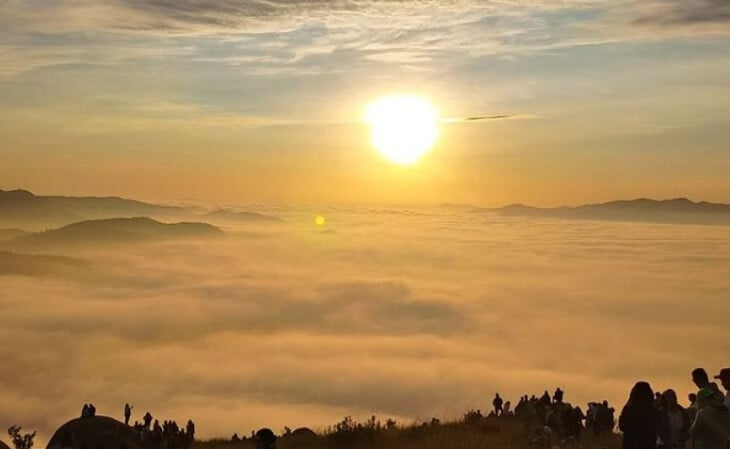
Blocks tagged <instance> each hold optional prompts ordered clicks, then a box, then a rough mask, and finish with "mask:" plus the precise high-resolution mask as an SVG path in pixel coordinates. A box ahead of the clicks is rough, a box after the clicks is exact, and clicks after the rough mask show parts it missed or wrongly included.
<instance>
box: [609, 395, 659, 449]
mask: <svg viewBox="0 0 730 449" xmlns="http://www.w3.org/2000/svg"><path fill="white" fill-rule="evenodd" d="M660 421H661V418H660V416H659V411H658V410H657V409H656V408H655V407H654V392H653V391H652V390H651V386H650V385H649V383H648V382H637V383H636V385H634V387H633V388H632V389H631V393H630V394H629V400H628V402H627V403H626V405H625V406H624V408H623V410H622V411H621V416H620V417H619V420H618V426H619V429H621V431H622V432H623V433H624V438H623V443H622V445H621V448H622V449H655V448H656V440H657V434H658V433H659V424H660Z"/></svg>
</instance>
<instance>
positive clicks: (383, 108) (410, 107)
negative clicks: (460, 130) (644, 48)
mask: <svg viewBox="0 0 730 449" xmlns="http://www.w3.org/2000/svg"><path fill="white" fill-rule="evenodd" d="M365 119H366V120H367V122H368V123H369V124H370V128H371V132H372V137H371V141H372V143H373V146H375V149H377V150H378V151H379V152H380V153H381V154H382V155H383V156H384V157H385V158H386V159H388V160H389V161H391V162H394V163H396V164H401V165H413V164H415V163H416V162H418V161H419V160H420V159H421V157H423V155H424V154H426V153H427V152H428V151H429V150H430V149H431V148H433V146H434V145H435V144H436V140H437V139H438V135H439V128H438V124H439V113H438V111H437V110H436V107H435V106H434V105H433V104H432V103H431V102H430V101H429V100H428V99H426V98H423V97H418V96H408V95H393V96H388V97H382V98H379V99H377V100H375V101H374V102H372V103H370V105H368V107H367V109H366V112H365Z"/></svg>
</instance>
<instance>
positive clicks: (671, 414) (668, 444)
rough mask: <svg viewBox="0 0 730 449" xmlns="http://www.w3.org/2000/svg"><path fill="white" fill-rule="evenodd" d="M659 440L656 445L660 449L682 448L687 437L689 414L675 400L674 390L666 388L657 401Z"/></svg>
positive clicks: (689, 423)
mask: <svg viewBox="0 0 730 449" xmlns="http://www.w3.org/2000/svg"><path fill="white" fill-rule="evenodd" d="M659 414H660V416H661V422H660V425H659V440H658V441H657V447H658V448H661V449H683V448H684V446H685V443H686V442H687V440H688V439H689V427H690V425H691V422H690V420H689V414H688V413H687V411H686V410H685V409H684V408H682V406H681V405H679V403H678V402H677V394H676V393H675V392H674V390H666V391H665V392H664V393H662V394H661V400H660V401H659Z"/></svg>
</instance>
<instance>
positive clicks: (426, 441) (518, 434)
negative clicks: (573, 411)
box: [194, 417, 621, 449]
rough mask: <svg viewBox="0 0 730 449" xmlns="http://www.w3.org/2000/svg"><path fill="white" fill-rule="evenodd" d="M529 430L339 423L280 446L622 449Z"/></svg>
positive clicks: (215, 446) (211, 444)
mask: <svg viewBox="0 0 730 449" xmlns="http://www.w3.org/2000/svg"><path fill="white" fill-rule="evenodd" d="M534 436H535V433H534V432H528V431H527V430H526V429H525V426H524V424H523V422H522V421H521V420H518V419H517V418H514V417H508V418H495V417H486V418H480V419H463V420H460V421H456V422H447V423H438V422H434V423H431V424H421V425H418V424H414V425H410V426H405V427H400V426H398V427H395V426H393V427H388V426H381V425H380V424H379V423H377V422H375V421H368V422H366V423H361V424H357V423H352V422H350V423H349V424H347V421H343V422H342V423H340V424H338V425H337V426H335V427H333V428H330V429H328V430H327V431H325V432H322V433H317V434H316V435H314V434H310V435H297V434H296V432H295V434H293V435H289V436H283V437H279V438H278V439H277V442H276V447H277V449H545V448H550V447H561V448H570V447H575V448H584V449H618V448H620V446H621V437H620V436H619V435H618V434H615V433H611V434H604V435H603V436H602V437H601V438H596V437H594V435H593V434H592V433H590V432H588V431H584V434H583V437H582V438H581V440H580V442H579V443H577V444H575V443H574V442H572V441H571V442H564V441H563V442H561V441H559V440H558V439H557V438H555V437H553V438H552V439H551V441H550V442H549V443H548V442H547V441H546V440H542V441H539V440H538V439H537V438H535V437H534ZM194 447H195V448H197V449H255V448H256V444H255V440H254V439H252V438H250V436H249V437H248V438H245V439H243V440H241V441H238V442H232V441H230V439H229V440H210V441H200V442H196V443H195V446H194Z"/></svg>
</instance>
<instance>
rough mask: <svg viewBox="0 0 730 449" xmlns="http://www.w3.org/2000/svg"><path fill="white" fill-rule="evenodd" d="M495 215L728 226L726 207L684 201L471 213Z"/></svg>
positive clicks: (523, 207) (510, 208)
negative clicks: (493, 213)
mask: <svg viewBox="0 0 730 449" xmlns="http://www.w3.org/2000/svg"><path fill="white" fill-rule="evenodd" d="M485 211H488V212H497V213H499V214H502V215H504V216H518V217H549V218H564V219H571V220H576V219H582V220H607V221H634V222H648V223H669V224H708V225H730V204H721V203H709V202H705V201H701V202H694V201H691V200H689V199H687V198H675V199H671V200H653V199H648V198H639V199H635V200H619V201H611V202H608V203H598V204H586V205H581V206H575V207H555V208H539V207H531V206H526V205H524V204H511V205H509V206H505V207H501V208H496V209H484V208H481V209H473V210H472V212H485Z"/></svg>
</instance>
